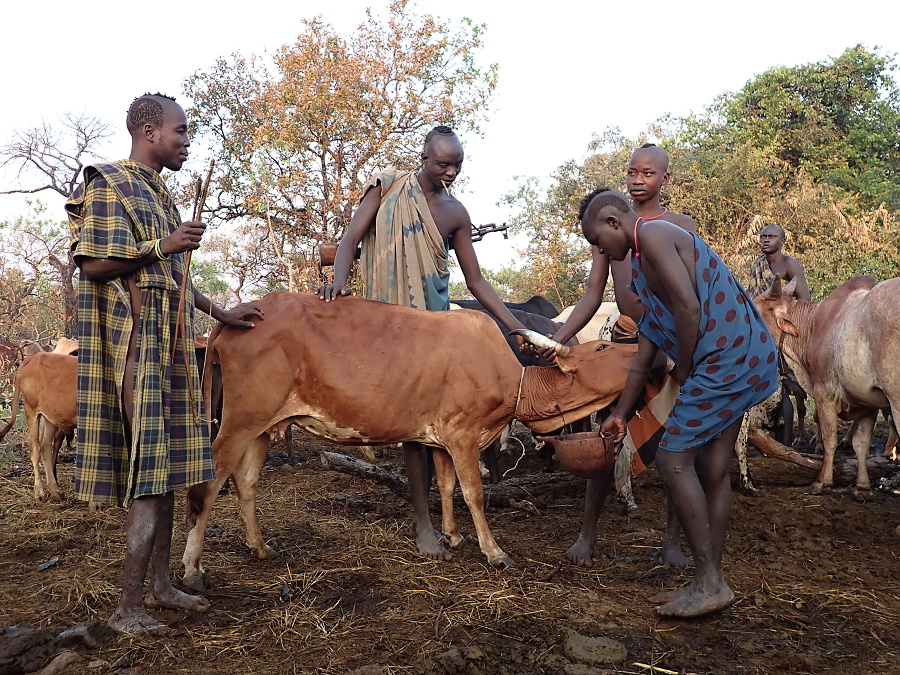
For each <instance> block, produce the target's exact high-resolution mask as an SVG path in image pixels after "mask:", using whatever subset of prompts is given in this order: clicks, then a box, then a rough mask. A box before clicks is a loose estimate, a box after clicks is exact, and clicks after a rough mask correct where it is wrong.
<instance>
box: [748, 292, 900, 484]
mask: <svg viewBox="0 0 900 675" xmlns="http://www.w3.org/2000/svg"><path fill="white" fill-rule="evenodd" d="M795 281H796V280H794V281H791V282H790V283H789V284H787V285H786V286H784V288H782V284H781V280H779V279H776V280H775V282H774V283H773V284H772V287H771V288H770V289H769V291H768V293H764V294H761V295H759V296H758V297H756V298H755V299H754V300H753V302H754V303H755V304H756V306H757V308H758V309H759V311H760V313H761V314H762V316H763V318H764V319H765V321H766V325H767V326H768V327H769V331H770V332H771V333H772V336H773V337H774V338H775V340H776V342H777V343H778V345H779V348H780V349H781V351H782V353H783V354H784V356H785V358H786V359H787V362H788V364H789V365H790V366H791V368H792V369H793V371H794V373H795V374H796V375H797V380H798V381H799V382H800V385H801V386H802V387H803V389H805V390H806V392H807V393H809V394H810V395H811V396H812V398H813V400H814V401H815V402H816V417H817V420H818V426H819V434H820V436H821V439H822V443H823V446H824V461H823V462H822V469H821V471H820V472H819V475H818V477H817V478H816V481H815V482H814V483H813V488H814V489H815V490H816V491H819V490H821V489H822V488H823V487H824V486H830V485H832V484H833V482H834V478H833V473H834V452H835V449H836V448H837V443H838V418H839V417H840V418H841V419H844V420H858V423H857V431H856V433H855V435H854V437H853V449H854V450H855V451H856V458H857V464H858V466H857V474H856V489H857V490H860V489H863V490H868V489H869V488H870V483H869V473H868V470H867V468H866V458H867V457H868V454H869V446H870V443H871V441H872V431H873V429H874V427H875V420H876V418H877V417H878V411H879V410H885V411H890V412H892V413H893V418H894V419H895V420H897V419H900V368H898V367H897V364H898V363H900V302H898V301H897V298H898V297H900V279H888V280H887V281H882V282H881V283H879V284H876V282H875V279H873V278H872V277H870V276H859V277H853V278H852V279H850V280H849V281H847V282H846V283H844V284H843V285H841V286H839V287H838V288H837V289H835V290H834V291H833V292H832V293H831V295H829V296H828V297H827V298H826V299H825V300H822V301H821V302H806V301H803V300H797V299H795V298H794V296H793V293H794V289H795V287H796V284H795Z"/></svg>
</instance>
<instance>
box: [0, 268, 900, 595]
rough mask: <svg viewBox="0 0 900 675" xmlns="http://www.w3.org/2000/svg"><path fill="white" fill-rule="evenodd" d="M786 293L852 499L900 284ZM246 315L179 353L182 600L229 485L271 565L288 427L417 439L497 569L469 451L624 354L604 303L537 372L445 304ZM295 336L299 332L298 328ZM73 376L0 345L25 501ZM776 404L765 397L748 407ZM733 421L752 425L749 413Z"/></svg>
mask: <svg viewBox="0 0 900 675" xmlns="http://www.w3.org/2000/svg"><path fill="white" fill-rule="evenodd" d="M793 290H794V288H793V285H792V284H786V285H782V283H781V282H780V281H776V282H775V283H774V284H773V286H772V287H771V288H770V289H769V290H768V292H766V293H763V294H761V295H760V296H759V297H757V298H756V299H755V300H754V302H755V304H756V306H757V308H758V309H759V310H760V312H761V314H762V316H763V318H764V320H765V321H766V324H767V326H768V328H769V330H770V332H771V333H772V335H773V337H774V338H775V340H776V342H777V344H778V346H779V348H780V350H781V353H782V355H783V356H784V358H785V360H786V362H787V364H788V365H789V366H790V367H791V368H792V370H793V371H794V373H795V374H796V376H797V379H798V380H799V382H800V384H801V385H802V386H803V388H804V389H805V390H806V391H807V392H808V393H809V394H810V396H811V397H812V399H813V401H814V402H815V421H816V425H817V429H818V434H817V436H818V440H819V442H820V443H821V446H822V448H823V451H824V456H823V460H822V462H821V470H820V471H819V474H818V476H817V478H816V480H815V482H814V483H813V486H812V487H813V489H814V490H821V489H823V488H825V487H827V486H831V485H832V484H833V480H834V479H833V468H834V455H835V450H836V447H837V445H838V421H839V419H840V420H845V421H849V420H854V424H853V426H852V428H851V432H850V435H851V436H852V438H851V441H852V445H853V448H854V451H855V453H856V456H857V460H858V462H857V466H858V469H857V471H858V473H857V477H856V484H855V488H856V489H857V490H867V489H869V488H870V481H869V477H868V474H867V469H866V458H867V456H868V454H869V450H870V445H871V441H872V436H873V430H874V428H875V424H876V420H877V416H878V414H879V412H881V413H882V414H883V415H884V417H885V419H886V420H888V427H889V439H890V440H889V445H890V444H893V445H894V447H896V428H895V426H894V420H897V419H898V415H900V367H898V363H900V303H898V302H897V301H896V298H897V297H898V296H900V279H890V280H887V281H884V282H881V283H876V282H875V280H874V279H872V278H871V277H855V278H853V279H851V280H849V281H848V282H846V283H845V284H844V285H842V286H841V287H839V288H838V289H836V290H835V291H834V292H833V293H832V294H831V295H830V296H829V297H828V298H826V299H825V300H822V301H819V302H805V301H800V300H797V299H796V298H795V297H794V296H793ZM257 304H258V305H259V307H260V308H262V309H263V310H264V313H265V319H264V320H262V321H259V322H257V327H256V328H255V329H254V330H252V331H240V330H235V329H230V328H227V327H223V326H221V325H220V326H219V327H217V328H216V329H215V330H214V331H213V333H212V334H211V335H210V336H209V338H208V342H207V340H206V339H205V338H203V339H200V340H198V342H197V344H196V346H197V348H198V350H200V353H201V355H203V352H204V351H205V352H206V353H205V357H206V358H205V362H206V368H205V371H204V377H203V383H204V394H205V396H206V400H207V401H208V402H210V401H211V400H212V399H213V392H219V393H220V395H221V397H220V399H219V400H221V401H222V403H221V410H220V412H219V413H218V414H217V415H216V418H217V419H218V421H219V426H218V433H217V435H216V437H215V440H214V442H213V457H214V461H215V468H216V478H215V479H214V480H213V481H211V482H210V483H207V484H202V485H197V486H194V487H193V488H191V489H190V490H189V491H188V497H187V499H188V506H187V513H188V521H189V524H190V526H191V530H190V533H189V535H188V539H187V544H186V547H185V551H184V556H183V563H184V567H185V573H184V582H185V584H186V585H187V586H189V587H191V588H195V589H202V588H203V585H204V582H203V574H204V569H203V566H202V564H201V554H202V551H203V537H204V533H205V530H206V525H207V522H208V520H209V517H210V513H211V510H212V508H213V502H214V501H215V499H216V497H217V495H218V494H219V490H220V488H221V487H222V486H223V484H224V483H225V482H226V481H227V480H228V479H229V478H230V479H231V480H232V481H233V482H234V483H235V486H236V488H237V494H238V495H239V499H240V506H241V514H242V517H243V519H244V522H245V528H246V541H247V544H248V546H249V547H250V549H251V551H252V553H253V555H254V556H255V557H257V558H266V557H269V556H270V555H272V553H273V552H272V550H271V549H270V548H269V547H268V546H267V545H266V543H265V541H264V539H263V536H262V533H261V530H260V525H259V522H258V520H257V514H256V505H255V500H256V487H257V482H258V479H259V472H260V467H261V466H262V464H263V461H264V459H265V456H266V452H267V448H268V443H269V440H270V437H271V436H272V435H273V434H274V433H283V432H284V430H285V429H286V428H287V427H289V426H290V425H291V424H295V425H297V426H299V427H301V428H303V429H305V430H307V431H309V432H311V433H313V434H315V435H318V436H321V437H324V438H327V439H330V440H332V441H335V442H337V443H343V444H351V445H363V444H387V443H397V442H404V441H418V442H421V443H424V444H426V445H429V446H431V447H432V448H434V449H435V450H434V453H433V455H434V464H435V473H436V482H437V486H438V489H439V492H440V495H441V503H442V530H443V532H444V534H445V535H447V537H448V540H449V542H450V543H451V545H453V544H456V543H459V542H460V541H461V540H462V537H461V535H460V534H459V530H458V528H457V525H456V520H455V517H454V513H453V491H454V489H455V486H456V483H457V481H458V482H459V484H460V487H461V489H462V493H463V496H464V499H465V502H466V504H467V505H468V507H469V510H470V512H471V515H472V519H473V522H474V525H475V529H476V532H477V536H478V542H479V546H480V549H481V551H482V552H483V554H484V555H485V556H486V558H487V560H488V561H489V562H490V563H492V564H494V565H512V564H513V561H512V560H510V558H509V557H508V556H507V555H506V553H504V551H503V550H502V549H501V547H500V546H499V544H498V543H497V541H496V540H495V539H494V537H493V535H492V533H491V530H490V528H489V527H488V524H487V521H486V518H485V515H484V500H483V492H482V474H481V472H480V470H479V456H480V453H481V452H483V451H485V450H486V449H488V448H489V447H490V446H491V445H492V444H493V443H494V442H495V441H497V440H498V439H499V438H500V436H501V434H502V433H503V432H504V430H505V429H507V428H508V426H509V425H510V424H511V423H512V422H513V421H514V420H518V421H519V422H521V423H522V424H524V425H526V426H527V427H529V428H530V429H532V430H533V431H535V432H538V433H543V434H546V433H552V432H555V431H557V430H559V429H560V428H562V427H564V426H565V425H567V424H570V423H572V422H574V421H575V420H588V421H589V420H590V417H591V415H592V414H593V413H595V412H597V411H599V410H601V409H603V408H604V407H606V406H608V405H609V404H610V403H611V402H612V401H613V400H615V398H616V397H617V395H618V394H619V393H620V391H621V389H622V386H623V385H624V382H625V378H626V376H627V373H628V370H629V367H630V361H631V358H632V356H633V355H634V353H635V351H636V346H635V345H623V344H616V343H613V342H611V341H609V340H608V337H609V336H608V334H607V333H605V332H604V326H606V327H607V329H608V325H609V323H610V320H609V316H610V314H612V315H613V319H614V317H615V306H614V304H613V303H604V305H603V307H602V308H601V310H600V312H598V314H597V316H596V317H595V318H594V320H593V321H592V322H591V323H590V324H589V327H588V328H587V329H585V330H584V331H582V332H581V333H579V335H578V336H577V339H576V340H574V341H573V343H572V344H570V345H558V344H556V343H552V346H553V347H554V349H555V350H556V363H555V364H554V365H548V364H546V363H544V364H541V363H537V362H535V361H534V360H533V359H532V360H529V358H531V357H526V356H523V355H521V354H519V353H518V351H517V350H515V349H511V348H510V344H513V345H514V344H515V343H514V342H510V340H511V338H510V337H509V336H505V335H504V333H503V331H502V330H498V327H497V324H496V323H495V322H494V321H492V319H491V317H490V316H489V315H486V314H485V313H484V312H483V311H478V310H479V307H478V306H476V305H477V303H472V302H470V301H459V302H458V303H457V304H458V305H459V306H460V308H459V311H453V312H422V311H417V310H412V309H409V308H405V307H400V306H394V305H387V304H381V303H376V302H371V301H367V300H363V299H359V298H352V297H351V298H346V299H342V300H341V301H340V302H339V303H323V302H321V301H320V300H319V299H318V297H317V296H315V295H310V294H301V293H272V294H270V295H268V296H266V297H265V298H263V299H261V300H260V301H259V302H258V303H257ZM338 304H339V305H340V309H339V311H336V305H338ZM510 308H511V309H513V310H515V311H516V316H517V318H520V319H521V320H522V321H523V323H524V324H525V325H527V326H529V327H530V328H532V329H533V330H531V331H526V332H525V333H524V334H523V336H524V337H525V338H526V339H527V340H528V341H530V342H532V343H533V344H536V345H538V346H544V347H546V346H548V344H549V343H548V341H546V339H545V338H544V337H543V336H544V335H546V334H548V333H552V332H554V327H556V326H558V325H559V323H560V322H563V321H565V318H566V317H567V312H568V311H571V308H567V309H566V310H564V311H563V312H559V311H558V310H557V309H556V308H555V307H553V305H552V304H551V303H549V302H547V301H546V300H545V299H543V298H532V300H530V301H529V302H528V303H522V304H520V305H513V304H511V305H510ZM298 325H302V326H304V327H305V328H304V330H303V331H297V330H296V329H295V327H296V326H298ZM374 327H377V330H374ZM598 338H604V339H598ZM76 371H77V342H75V341H72V340H67V339H65V338H64V339H62V340H60V341H59V342H58V343H55V344H54V348H53V349H50V348H49V347H46V348H45V347H42V346H41V345H39V344H37V343H35V342H26V343H8V342H3V343H0V375H2V374H3V373H7V374H8V375H9V378H10V380H11V381H12V384H13V391H12V401H11V415H12V417H11V419H10V420H9V423H8V424H6V426H5V427H3V428H2V429H0V441H2V440H3V438H4V436H6V434H7V433H8V432H9V430H10V429H11V427H12V426H13V423H14V422H15V420H16V415H17V413H18V406H19V402H20V399H21V401H22V403H23V408H24V415H25V420H26V424H27V427H28V438H29V444H30V450H31V453H30V455H31V462H32V466H33V469H34V496H35V499H36V500H38V501H42V500H45V499H47V498H48V497H50V498H53V499H58V498H60V491H59V486H58V484H57V481H56V471H55V464H56V457H57V453H58V452H59V448H60V446H61V444H62V443H63V442H64V440H65V439H66V438H69V439H71V437H72V433H73V430H74V429H75V427H76V425H77V419H76V408H75V394H76V380H77V372H76ZM388 373H389V374H390V376H389V377H385V374H388ZM676 393H677V392H675V391H673V392H671V394H670V398H672V399H674V395H675V394H676ZM780 395H781V394H780V393H779V394H776V396H780ZM660 400H663V399H660ZM777 403H778V402H777V401H769V402H766V404H764V405H763V406H762V410H763V412H764V413H769V412H771V411H772V410H773V409H775V408H776V407H777ZM208 405H209V403H208ZM659 405H665V404H664V403H660V404H659ZM668 405H671V403H669V404H668ZM747 417H748V419H764V418H765V417H766V414H762V415H756V416H754V415H748V416H747ZM746 438H747V430H746V428H745V430H744V432H743V433H742V436H741V440H739V443H738V447H737V448H736V450H737V453H738V456H739V458H740V462H739V464H740V466H741V467H742V471H741V485H742V486H745V487H750V486H752V484H751V483H750V482H749V475H745V469H744V468H745V467H746V449H747V448H746ZM634 451H635V448H634V443H630V444H629V443H628V442H626V444H625V447H624V449H623V455H624V457H623V455H620V459H619V461H618V463H617V468H616V485H617V489H618V490H619V492H620V495H622V499H623V501H625V503H626V505H630V506H631V507H633V506H634V497H633V495H632V494H631V490H630V476H631V471H630V461H629V460H630V454H632V453H634ZM41 465H42V466H43V471H44V474H45V476H46V489H45V487H44V485H43V481H42V480H41V477H40V472H39V467H40V466H41Z"/></svg>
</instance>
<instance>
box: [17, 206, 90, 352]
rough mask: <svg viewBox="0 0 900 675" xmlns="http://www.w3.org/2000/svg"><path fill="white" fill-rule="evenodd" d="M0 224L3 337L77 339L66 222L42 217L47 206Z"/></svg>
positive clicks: (75, 290)
mask: <svg viewBox="0 0 900 675" xmlns="http://www.w3.org/2000/svg"><path fill="white" fill-rule="evenodd" d="M31 208H32V213H31V214H29V216H27V217H20V218H18V219H16V220H14V221H7V222H2V223H0V315H2V316H3V323H4V328H3V332H4V334H5V335H12V334H15V335H16V336H19V337H23V338H24V337H29V338H31V339H36V337H37V336H40V337H49V336H58V335H60V334H65V335H68V336H72V335H75V334H76V333H75V327H76V324H77V316H76V311H77V300H78V298H77V289H76V288H75V287H74V285H73V283H72V274H71V272H70V271H69V263H68V262H67V253H68V251H69V236H68V228H67V227H66V224H65V223H60V222H58V221H52V220H47V219H45V218H42V216H43V215H44V212H45V207H44V206H43V205H42V204H41V203H40V202H38V203H33V204H31Z"/></svg>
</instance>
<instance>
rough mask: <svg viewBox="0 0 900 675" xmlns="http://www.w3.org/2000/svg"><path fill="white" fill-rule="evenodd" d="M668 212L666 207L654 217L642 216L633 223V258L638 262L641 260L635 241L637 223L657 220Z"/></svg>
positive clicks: (636, 241)
mask: <svg viewBox="0 0 900 675" xmlns="http://www.w3.org/2000/svg"><path fill="white" fill-rule="evenodd" d="M668 212H669V209H668V207H665V206H664V207H663V210H662V211H660V212H659V213H657V214H656V215H655V216H650V217H649V218H644V217H643V216H638V219H637V220H636V221H634V257H635V258H637V259H638V260H640V259H641V251H640V249H639V248H638V240H637V226H638V223H639V222H641V221H642V220H643V221H644V222H645V223H646V222H647V221H648V220H656V219H657V218H661V217H663V216H664V215H666V214H667V213H668Z"/></svg>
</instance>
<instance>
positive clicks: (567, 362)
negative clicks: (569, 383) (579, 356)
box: [556, 354, 578, 373]
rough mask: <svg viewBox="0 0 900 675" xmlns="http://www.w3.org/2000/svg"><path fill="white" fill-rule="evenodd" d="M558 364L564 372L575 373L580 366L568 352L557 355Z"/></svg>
mask: <svg viewBox="0 0 900 675" xmlns="http://www.w3.org/2000/svg"><path fill="white" fill-rule="evenodd" d="M556 365H557V367H558V368H559V369H560V370H561V371H563V372H564V373H574V372H575V371H576V370H578V367H577V366H576V365H575V360H574V359H573V358H572V356H571V355H570V354H567V355H566V356H559V355H557V357H556Z"/></svg>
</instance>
